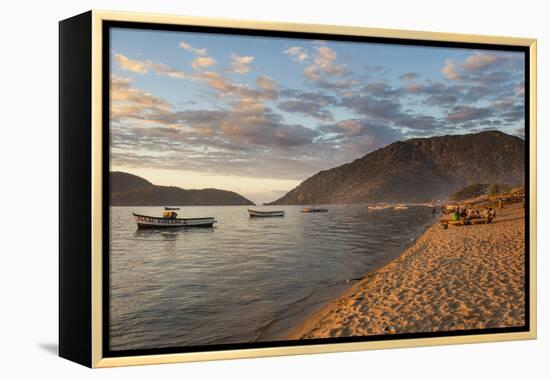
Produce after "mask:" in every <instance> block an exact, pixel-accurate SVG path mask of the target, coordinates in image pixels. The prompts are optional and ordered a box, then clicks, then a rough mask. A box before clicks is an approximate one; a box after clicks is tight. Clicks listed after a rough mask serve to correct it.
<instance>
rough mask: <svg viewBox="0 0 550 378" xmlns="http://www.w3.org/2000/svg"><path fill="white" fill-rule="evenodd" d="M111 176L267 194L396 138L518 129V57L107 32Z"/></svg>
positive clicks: (265, 198) (521, 97) (260, 197)
mask: <svg viewBox="0 0 550 378" xmlns="http://www.w3.org/2000/svg"><path fill="white" fill-rule="evenodd" d="M110 70H111V78H110V99H111V104H110V124H109V129H110V138H111V161H110V164H111V167H110V169H111V171H125V172H129V173H133V174H136V175H139V176H141V177H144V178H146V179H148V180H149V181H151V182H153V183H154V184H157V185H173V186H179V187H182V188H186V189H192V188H193V189H200V188H218V189H225V190H232V191H235V192H238V193H240V194H242V195H244V196H245V197H247V198H249V199H250V200H252V201H254V202H256V203H264V202H270V201H273V200H276V199H277V198H279V197H281V196H282V195H284V194H285V193H286V192H288V191H289V190H291V189H292V188H294V187H296V186H297V185H298V184H300V182H301V181H303V180H304V179H306V178H308V177H309V176H311V175H313V174H315V173H317V172H318V171H320V170H324V169H329V168H333V167H336V166H339V165H341V164H344V163H347V162H350V161H353V160H354V159H357V158H360V157H362V156H364V155H365V154H367V153H369V152H372V151H374V150H376V149H379V148H381V147H384V146H386V145H388V144H390V143H392V142H395V141H398V140H405V139H410V138H416V137H432V136H437V135H449V134H466V133H474V132H480V131H484V130H500V131H503V132H505V133H508V134H511V135H517V136H520V137H523V135H524V129H525V125H524V119H525V117H524V115H525V114H524V101H525V94H524V73H525V71H524V70H525V67H524V57H523V53H519V52H508V51H494V50H471V49H463V48H441V47H422V46H405V45H390V44H374V43H358V42H343V41H321V40H309V39H294V38H276V37H255V36H240V35H222V34H207V33H190V32H172V31H153V30H138V29H127V28H113V29H111V45H110Z"/></svg>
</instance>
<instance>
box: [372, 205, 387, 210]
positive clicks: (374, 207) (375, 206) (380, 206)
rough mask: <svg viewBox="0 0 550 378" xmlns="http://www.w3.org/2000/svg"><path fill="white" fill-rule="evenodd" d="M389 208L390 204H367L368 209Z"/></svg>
mask: <svg viewBox="0 0 550 378" xmlns="http://www.w3.org/2000/svg"><path fill="white" fill-rule="evenodd" d="M389 208H391V205H369V210H385V209H389Z"/></svg>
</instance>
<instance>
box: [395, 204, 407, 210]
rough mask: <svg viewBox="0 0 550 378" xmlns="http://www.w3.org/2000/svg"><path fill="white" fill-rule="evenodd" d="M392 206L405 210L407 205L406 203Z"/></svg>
mask: <svg viewBox="0 0 550 378" xmlns="http://www.w3.org/2000/svg"><path fill="white" fill-rule="evenodd" d="M393 208H394V209H395V210H407V209H408V208H409V207H408V206H406V205H395V206H394V207H393Z"/></svg>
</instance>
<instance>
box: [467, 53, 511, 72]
mask: <svg viewBox="0 0 550 378" xmlns="http://www.w3.org/2000/svg"><path fill="white" fill-rule="evenodd" d="M501 59H502V58H500V57H499V56H497V55H496V54H486V53H483V54H482V53H477V54H474V55H470V56H469V57H467V58H466V59H465V60H464V62H463V63H462V65H461V66H462V68H463V69H464V70H466V71H482V70H485V69H487V68H490V67H492V66H493V65H494V64H495V63H496V62H499V61H501Z"/></svg>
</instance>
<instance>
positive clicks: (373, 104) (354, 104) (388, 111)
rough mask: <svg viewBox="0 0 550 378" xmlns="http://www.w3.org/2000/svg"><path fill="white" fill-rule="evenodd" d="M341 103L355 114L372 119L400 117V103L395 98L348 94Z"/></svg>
mask: <svg viewBox="0 0 550 378" xmlns="http://www.w3.org/2000/svg"><path fill="white" fill-rule="evenodd" d="M341 105H342V106H344V107H347V108H348V109H350V110H353V111H354V112H355V113H356V114H359V115H364V116H368V117H370V118H374V119H384V120H392V119H396V118H401V117H402V113H401V103H400V102H399V101H398V100H397V99H386V98H383V99H380V98H375V97H371V96H350V97H344V98H342V99H341Z"/></svg>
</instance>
